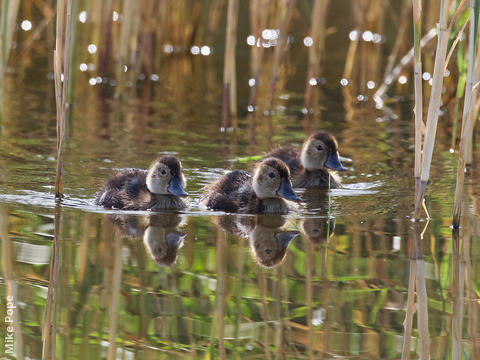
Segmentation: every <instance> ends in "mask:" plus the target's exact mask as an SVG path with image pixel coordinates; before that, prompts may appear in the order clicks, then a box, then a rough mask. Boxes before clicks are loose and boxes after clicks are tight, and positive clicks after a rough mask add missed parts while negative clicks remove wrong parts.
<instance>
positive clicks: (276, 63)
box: [267, 0, 295, 111]
mask: <svg viewBox="0 0 480 360" xmlns="http://www.w3.org/2000/svg"><path fill="white" fill-rule="evenodd" d="M280 6H281V11H280V25H279V31H280V34H279V36H278V42H277V46H275V50H274V52H273V66H272V77H271V80H270V90H269V93H268V97H267V109H268V110H269V111H270V110H272V108H273V102H274V98H275V88H276V86H277V80H278V72H279V70H280V64H281V61H282V58H283V54H284V53H285V51H286V46H287V39H288V31H289V29H290V22H291V20H292V15H293V12H294V8H295V0H283V1H282V2H281V5H280Z"/></svg>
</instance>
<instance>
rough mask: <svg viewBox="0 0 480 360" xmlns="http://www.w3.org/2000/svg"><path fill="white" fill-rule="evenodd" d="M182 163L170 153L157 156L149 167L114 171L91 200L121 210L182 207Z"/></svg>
mask: <svg viewBox="0 0 480 360" xmlns="http://www.w3.org/2000/svg"><path fill="white" fill-rule="evenodd" d="M185 184H186V182H185V177H184V176H183V173H182V164H181V163H180V161H178V159H177V158H176V157H174V156H170V155H164V156H160V157H159V158H158V159H157V160H155V161H154V162H153V164H152V165H151V166H150V169H149V170H148V171H147V170H141V169H128V170H122V171H119V172H117V173H116V174H114V175H113V176H112V177H111V178H110V179H109V180H108V181H107V182H106V183H105V184H104V185H103V187H102V188H101V189H100V191H99V192H98V193H97V196H96V200H95V203H96V204H97V205H100V206H103V207H105V208H111V209H122V210H156V209H174V210H183V209H185V208H186V207H187V204H186V202H185V201H184V200H183V199H182V198H186V197H187V196H188V194H187V193H186V192H185V190H184V187H185Z"/></svg>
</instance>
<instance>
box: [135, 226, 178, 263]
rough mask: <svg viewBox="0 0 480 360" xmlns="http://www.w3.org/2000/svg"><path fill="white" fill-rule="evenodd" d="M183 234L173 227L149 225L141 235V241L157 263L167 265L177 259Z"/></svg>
mask: <svg viewBox="0 0 480 360" xmlns="http://www.w3.org/2000/svg"><path fill="white" fill-rule="evenodd" d="M169 230H172V231H169ZM185 236H186V234H182V233H179V232H177V231H176V230H175V229H167V228H163V227H160V226H149V227H148V228H147V229H146V230H145V233H144V235H143V243H144V245H145V247H146V249H147V251H148V253H149V254H150V256H151V257H152V259H153V261H154V262H155V263H156V264H157V265H164V266H169V265H172V264H174V263H175V261H176V260H177V258H178V250H179V249H180V248H181V247H182V246H183V239H184V238H185Z"/></svg>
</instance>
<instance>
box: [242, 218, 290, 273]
mask: <svg viewBox="0 0 480 360" xmlns="http://www.w3.org/2000/svg"><path fill="white" fill-rule="evenodd" d="M298 234H299V233H298V231H281V230H280V229H279V228H269V227H264V226H261V225H259V226H256V227H255V229H254V230H253V231H252V232H251V233H250V253H251V254H252V256H253V258H254V260H255V261H256V262H257V263H258V264H259V265H261V266H262V267H265V268H272V267H275V266H277V265H280V264H281V263H282V262H283V260H284V259H285V255H286V253H287V248H288V245H289V244H290V242H291V241H292V240H293V239H294V238H295V237H296V236H297V235H298Z"/></svg>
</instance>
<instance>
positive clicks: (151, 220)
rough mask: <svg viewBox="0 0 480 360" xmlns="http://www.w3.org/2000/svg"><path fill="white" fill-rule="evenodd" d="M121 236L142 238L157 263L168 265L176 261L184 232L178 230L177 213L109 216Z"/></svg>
mask: <svg viewBox="0 0 480 360" xmlns="http://www.w3.org/2000/svg"><path fill="white" fill-rule="evenodd" d="M110 219H111V220H112V222H113V223H114V225H115V226H116V227H117V229H119V230H120V231H121V233H122V235H123V236H127V237H132V238H143V244H144V245H145V248H146V250H147V252H148V253H149V255H150V257H151V258H152V259H153V261H154V262H155V263H156V264H157V265H163V266H170V265H172V264H174V263H175V262H176V261H177V258H178V250H180V248H181V247H182V246H183V239H184V238H185V236H186V234H183V233H181V232H179V231H178V226H179V225H180V223H181V221H182V218H181V216H179V215H177V214H152V215H147V216H135V215H115V216H112V217H110Z"/></svg>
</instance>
